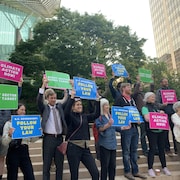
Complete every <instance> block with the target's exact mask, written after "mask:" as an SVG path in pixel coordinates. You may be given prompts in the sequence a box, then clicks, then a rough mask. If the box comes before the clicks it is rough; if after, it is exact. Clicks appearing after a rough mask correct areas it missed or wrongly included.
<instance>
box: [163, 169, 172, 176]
mask: <svg viewBox="0 0 180 180" xmlns="http://www.w3.org/2000/svg"><path fill="white" fill-rule="evenodd" d="M163 172H164V174H165V175H166V176H171V173H170V171H169V170H168V168H167V167H165V168H163Z"/></svg>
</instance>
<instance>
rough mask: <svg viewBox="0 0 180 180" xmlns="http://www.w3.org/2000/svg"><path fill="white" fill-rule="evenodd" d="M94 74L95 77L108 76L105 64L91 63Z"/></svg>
mask: <svg viewBox="0 0 180 180" xmlns="http://www.w3.org/2000/svg"><path fill="white" fill-rule="evenodd" d="M91 69H92V76H94V77H102V78H104V77H106V68H105V66H104V64H97V63H91Z"/></svg>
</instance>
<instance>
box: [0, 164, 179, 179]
mask: <svg viewBox="0 0 180 180" xmlns="http://www.w3.org/2000/svg"><path fill="white" fill-rule="evenodd" d="M175 166H180V163H176V165H175ZM119 168H120V166H118V167H117V169H116V180H121V179H122V180H125V179H126V178H124V177H123V176H122V175H123V170H121V172H120V169H119ZM154 168H159V169H160V165H158V164H156V163H155V166H154ZM168 168H169V169H170V171H171V173H172V176H165V175H164V174H162V173H161V175H160V176H158V177H156V180H180V171H179V167H178V168H176V169H173V170H172V168H174V167H171V166H168ZM121 169H122V167H121ZM143 170H144V171H143ZM139 171H140V173H143V174H144V175H146V176H147V177H148V175H147V165H141V166H139ZM63 173H64V174H63V180H69V179H70V172H69V170H64V172H63ZM34 174H35V177H36V180H41V179H42V171H36V172H34ZM54 178H55V171H51V179H54ZM178 178H179V179H178ZM4 179H6V175H4ZM79 179H80V180H86V179H87V180H89V179H90V175H89V173H88V172H87V170H86V168H81V169H80V170H79ZM136 179H138V178H136ZM150 179H151V180H152V178H150V177H148V180H150ZM18 180H23V175H22V173H19V177H18ZM126 180H127V179H126Z"/></svg>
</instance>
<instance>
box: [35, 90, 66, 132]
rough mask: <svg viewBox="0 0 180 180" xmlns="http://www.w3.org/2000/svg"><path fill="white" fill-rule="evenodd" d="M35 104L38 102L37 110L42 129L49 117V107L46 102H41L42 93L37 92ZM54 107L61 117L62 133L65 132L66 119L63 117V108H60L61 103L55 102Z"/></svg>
mask: <svg viewBox="0 0 180 180" xmlns="http://www.w3.org/2000/svg"><path fill="white" fill-rule="evenodd" d="M37 104H38V108H39V111H40V113H41V116H42V121H41V127H42V130H44V129H45V126H46V122H47V120H48V119H49V115H50V107H49V105H48V104H44V102H43V94H40V93H39V94H38V96H37ZM56 109H57V110H58V112H59V115H60V117H61V121H62V128H63V129H62V131H63V132H62V134H64V135H65V134H66V133H67V125H66V121H65V117H64V111H63V108H62V104H60V103H57V104H56Z"/></svg>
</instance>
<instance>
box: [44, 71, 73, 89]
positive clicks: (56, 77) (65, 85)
mask: <svg viewBox="0 0 180 180" xmlns="http://www.w3.org/2000/svg"><path fill="white" fill-rule="evenodd" d="M45 74H46V78H47V79H48V87H51V88H54V89H71V88H72V87H71V84H70V76H69V74H66V73H61V72H56V71H45Z"/></svg>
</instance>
